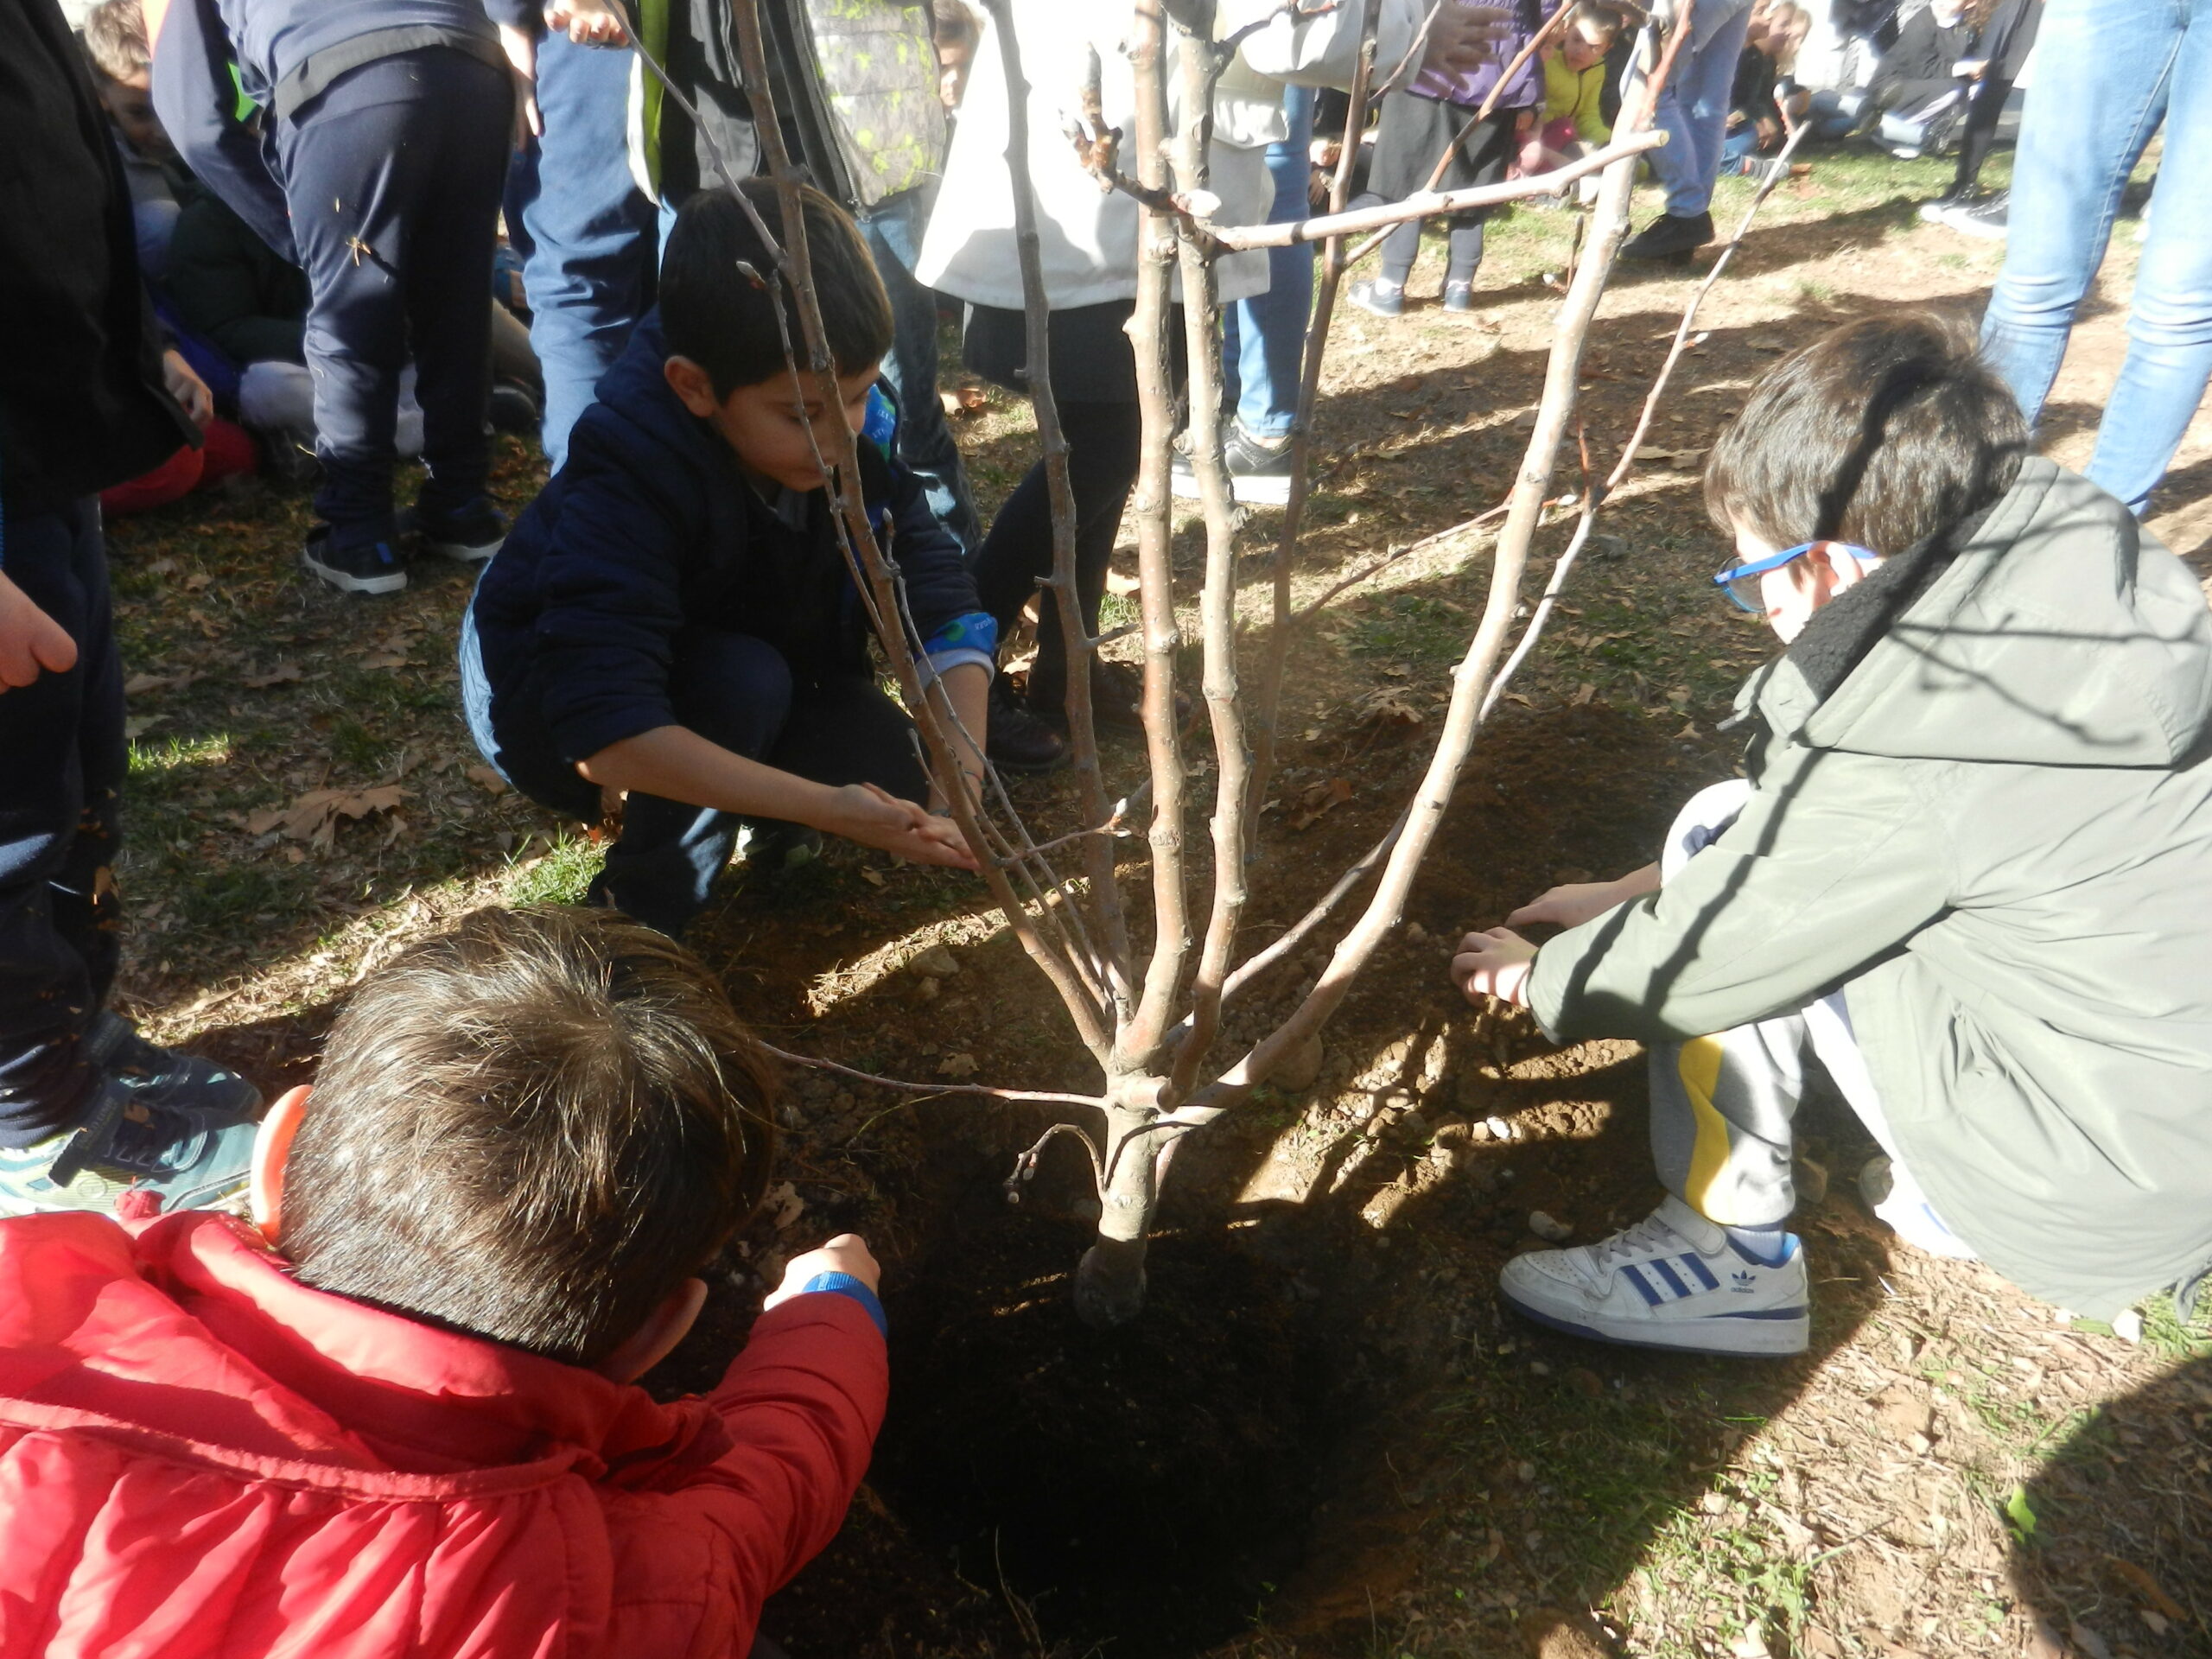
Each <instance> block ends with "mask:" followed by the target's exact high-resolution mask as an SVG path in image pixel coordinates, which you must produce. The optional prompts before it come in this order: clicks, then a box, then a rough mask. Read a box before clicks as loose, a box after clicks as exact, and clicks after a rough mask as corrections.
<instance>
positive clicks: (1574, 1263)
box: [1498, 1197, 1812, 1356]
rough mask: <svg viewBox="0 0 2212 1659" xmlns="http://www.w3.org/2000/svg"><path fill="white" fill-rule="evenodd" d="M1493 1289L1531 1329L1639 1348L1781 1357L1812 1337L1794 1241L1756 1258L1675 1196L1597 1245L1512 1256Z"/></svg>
mask: <svg viewBox="0 0 2212 1659" xmlns="http://www.w3.org/2000/svg"><path fill="white" fill-rule="evenodd" d="M1498 1293H1499V1294H1500V1295H1502V1296H1503V1298H1504V1299H1505V1300H1506V1301H1507V1302H1508V1303H1509V1304H1510V1306H1513V1307H1514V1308H1515V1309H1516V1310H1517V1311H1519V1312H1520V1313H1523V1314H1525V1315H1527V1316H1528V1317H1529V1319H1534V1320H1535V1321H1536V1323H1537V1324H1539V1325H1549V1326H1551V1327H1552V1328H1553V1329H1554V1330H1555V1331H1564V1332H1568V1333H1569V1334H1570V1335H1573V1336H1578V1337H1592V1338H1596V1339H1597V1340H1599V1341H1600V1342H1618V1343H1624V1344H1629V1345H1630V1346H1631V1347H1637V1348H1675V1349H1681V1350H1684V1351H1688V1352H1691V1353H1700V1354H1752V1355H1765V1356H1783V1355H1789V1354H1802V1353H1803V1352H1804V1351H1805V1347H1806V1344H1807V1343H1808V1340H1809V1339H1810V1336H1811V1323H1812V1322H1811V1318H1810V1296H1809V1291H1808V1286H1807V1283H1806V1278H1805V1257H1804V1252H1803V1250H1802V1249H1800V1247H1799V1245H1798V1242H1797V1236H1796V1234H1794V1233H1785V1234H1783V1252H1782V1256H1781V1259H1780V1260H1779V1261H1776V1262H1767V1261H1763V1260H1761V1259H1760V1258H1759V1257H1758V1256H1757V1255H1753V1254H1751V1252H1750V1251H1748V1250H1746V1249H1744V1248H1743V1247H1742V1246H1741V1245H1739V1244H1738V1243H1736V1242H1735V1241H1734V1240H1732V1238H1730V1237H1729V1236H1728V1232H1727V1230H1726V1228H1723V1227H1721V1226H1719V1224H1716V1223H1713V1222H1710V1221H1707V1219H1706V1218H1705V1217H1703V1216H1700V1214H1698V1213H1697V1211H1694V1210H1693V1209H1691V1208H1690V1207H1689V1205H1687V1204H1684V1203H1683V1202H1682V1201H1681V1199H1680V1198H1673V1197H1669V1198H1668V1199H1667V1200H1666V1202H1665V1203H1663V1204H1662V1205H1660V1206H1659V1208H1658V1209H1657V1210H1656V1211H1653V1212H1652V1213H1651V1214H1650V1215H1649V1217H1646V1218H1645V1219H1643V1220H1642V1221H1640V1222H1638V1223H1637V1224H1636V1225H1635V1226H1633V1227H1630V1228H1628V1229H1626V1230H1624V1231H1622V1232H1618V1233H1616V1234H1614V1235H1613V1236H1611V1238H1608V1239H1605V1240H1602V1241H1600V1242H1599V1243H1595V1244H1584V1245H1580V1246H1578V1247H1576V1248H1574V1249H1563V1250H1535V1251H1532V1252H1530V1253H1529V1255H1517V1256H1516V1257H1514V1258H1513V1260H1511V1261H1510V1262H1507V1263H1506V1264H1505V1268H1504V1270H1503V1272H1502V1273H1501V1274H1499V1275H1498Z"/></svg>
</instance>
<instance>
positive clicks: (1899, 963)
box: [1452, 314, 2212, 1355]
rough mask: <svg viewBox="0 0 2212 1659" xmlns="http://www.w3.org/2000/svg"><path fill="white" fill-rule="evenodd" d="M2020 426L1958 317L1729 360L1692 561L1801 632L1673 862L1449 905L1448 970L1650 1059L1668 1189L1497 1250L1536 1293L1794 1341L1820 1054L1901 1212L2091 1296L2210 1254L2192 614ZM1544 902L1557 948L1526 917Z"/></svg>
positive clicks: (2082, 1302) (2061, 1291) (1653, 1342)
mask: <svg viewBox="0 0 2212 1659" xmlns="http://www.w3.org/2000/svg"><path fill="white" fill-rule="evenodd" d="M2027 447H2028V446H2027V427H2026V423H2025V422H2024V419H2023V418H2022V416H2021V414H2020V411H2019V409H2018V405H2017V404H2015V403H2014V402H2013V400H2012V396H2011V395H2010V393H2009V392H2008V391H2006V390H2005V386H2004V385H2003V383H2002V382H2001V381H1999V379H1998V378H1996V377H1995V375H1994V374H1993V372H1991V371H1990V370H1989V369H1988V368H1987V367H1986V366H1985V365H1983V364H1982V363H1980V361H1979V360H1978V359H1977V358H1976V356H1975V354H1974V344H1973V341H1972V340H1971V338H1970V337H1969V336H1967V334H1965V333H1964V332H1963V331H1962V330H1961V329H1959V328H1956V327H1952V326H1951V325H1949V324H1948V323H1946V322H1945V321H1942V320H1940V319H1938V318H1936V317H1934V316H1931V315H1916V314H1907V315H1903V316H1898V317H1888V318H1873V319H1869V320H1866V321H1860V322H1855V323H1851V324H1847V325H1846V326H1845V327H1841V328H1839V329H1837V330H1835V331H1834V333H1832V334H1828V335H1827V336H1826V337H1825V338H1824V339H1822V340H1820V341H1818V342H1816V343H1815V345H1813V346H1809V347H1808V348H1807V349H1806V350H1804V351H1802V352H1801V353H1798V354H1797V355H1796V357H1794V358H1792V359H1789V361H1788V362H1786V363H1784V364H1783V365H1781V366H1780V367H1779V368H1777V370H1776V371H1775V372H1773V373H1772V374H1770V376H1768V377H1767V378H1766V379H1765V380H1764V381H1763V382H1762V383H1761V384H1760V385H1758V387H1757V388H1756V389H1755V390H1754V391H1753V392H1752V394H1751V397H1750V399H1749V400H1748V402H1747V403H1746V404H1745V409H1744V412H1743V414H1742V415H1741V416H1740V417H1739V418H1738V420H1737V422H1736V423H1735V424H1734V426H1733V427H1732V428H1731V429H1730V430H1729V432H1728V433H1727V434H1726V436H1724V437H1723V439H1722V440H1721V442H1720V443H1719V445H1718V446H1717V447H1716V448H1715V449H1714V451H1713V462H1712V465H1711V467H1710V468H1709V470H1708V472H1707V477H1706V500H1707V506H1708V509H1709V510H1710V511H1711V512H1712V514H1713V519H1714V521H1715V522H1716V523H1717V524H1719V525H1720V526H1722V528H1724V529H1725V530H1726V531H1730V532H1731V533H1732V535H1733V537H1734V538H1735V541H1736V547H1737V560H1736V563H1734V564H1733V565H1732V567H1731V568H1730V569H1727V570H1726V571H1723V572H1722V573H1721V574H1720V575H1719V576H1718V577H1717V578H1715V580H1716V582H1718V583H1719V584H1720V585H1721V586H1723V587H1725V588H1727V589H1728V590H1729V592H1730V594H1731V596H1732V597H1733V598H1734V599H1735V600H1736V601H1737V602H1738V604H1742V605H1745V607H1747V608H1751V609H1754V610H1757V611H1758V612H1759V613H1762V614H1764V616H1765V617H1766V619H1767V620H1768V622H1769V624H1770V626H1772V627H1773V629H1774V631H1775V632H1776V633H1777V635H1778V636H1779V637H1780V638H1781V639H1782V640H1783V642H1784V644H1785V645H1786V647H1787V649H1786V650H1785V651H1784V652H1783V655H1782V656H1781V657H1780V658H1778V659H1777V661H1775V662H1774V663H1772V664H1770V665H1769V666H1768V667H1767V668H1765V669H1764V670H1763V671H1761V672H1760V673H1759V674H1758V676H1756V677H1754V678H1753V679H1752V680H1751V683H1749V684H1748V685H1747V686H1746V687H1745V690H1744V692H1743V694H1742V695H1741V696H1739V698H1738V709H1739V711H1740V713H1741V715H1743V716H1744V717H1745V718H1747V719H1750V720H1751V721H1754V722H1755V725H1754V728H1753V729H1754V736H1753V738H1752V741H1751V747H1750V751H1749V753H1748V755H1747V756H1746V772H1747V775H1746V776H1745V778H1742V779H1734V780H1732V781H1731V782H1729V783H1725V784H1721V785H1715V786H1714V787H1713V788H1712V789H1708V790H1707V791H1703V792H1702V793H1701V794H1700V795H1698V796H1697V797H1695V798H1694V799H1692V800H1691V801H1690V803H1689V804H1688V806H1687V807H1686V808H1685V809H1684V810H1683V812H1682V814H1681V817H1680V818H1678V820H1677V821H1676V823H1675V828H1674V829H1673V831H1672V832H1671V833H1670V835H1669V840H1668V844H1667V847H1666V849H1664V851H1663V852H1662V857H1661V859H1660V861H1659V862H1658V863H1656V864H1654V865H1651V866H1649V867H1647V868H1644V869H1643V870H1640V871H1637V873H1635V874H1632V875H1630V876H1626V877H1624V878H1623V879H1622V880H1618V881H1613V882H1600V883H1590V884H1583V885H1579V886H1575V887H1556V888H1554V889H1553V890H1552V891H1551V892H1549V893H1545V894H1544V895H1543V896H1542V897H1541V898H1540V899H1537V900H1536V901H1535V903H1533V904H1531V905H1528V906H1524V907H1522V909H1521V910H1519V911H1516V912H1515V913H1514V914H1513V915H1511V916H1510V917H1508V918H1506V920H1507V923H1508V927H1501V928H1493V929H1491V930H1490V931H1487V932H1482V933H1471V934H1469V935H1468V936H1467V937H1466V938H1465V939H1464V940H1463V941H1462V942H1461V944H1460V947H1459V955H1458V957H1456V958H1455V960H1454V961H1453V963H1452V975H1453V977H1454V979H1455V980H1456V981H1457V982H1459V984H1460V986H1461V987H1462V988H1464V989H1465V991H1466V993H1467V995H1469V996H1471V997H1477V996H1481V995H1497V996H1500V997H1504V998H1506V999H1508V1000H1510V1001H1513V1002H1516V1003H1517V1004H1519V1005H1521V1006H1522V1007H1528V1008H1529V1009H1530V1010H1531V1011H1533V1012H1534V1013H1535V1016H1536V1018H1537V1020H1538V1022H1539V1023H1540V1024H1541V1026H1542V1027H1543V1028H1544V1030H1545V1032H1546V1033H1548V1035H1549V1036H1551V1037H1552V1038H1553V1039H1554V1040H1556V1041H1560V1042H1573V1041H1579V1040H1580V1039H1586V1038H1592V1037H1631V1038H1637V1039H1641V1040H1643V1042H1645V1043H1647V1044H1648V1045H1649V1046H1650V1052H1651V1062H1652V1065H1651V1079H1652V1089H1651V1095H1652V1100H1651V1126H1652V1127H1651V1135H1652V1149H1653V1153H1654V1155H1655V1158H1656V1162H1657V1166H1658V1171H1659V1174H1660V1177H1661V1179H1662V1181H1663V1182H1664V1183H1665V1185H1666V1186H1667V1188H1668V1190H1669V1196H1668V1198H1666V1199H1665V1201H1664V1202H1663V1203H1662V1204H1661V1205H1660V1206H1659V1208H1658V1210H1657V1211H1656V1212H1655V1213H1654V1214H1653V1215H1652V1216H1650V1217H1649V1218H1647V1219H1646V1220H1644V1221H1643V1222H1640V1223H1638V1224H1637V1225H1635V1226H1633V1227H1630V1228H1629V1229H1628V1230H1625V1231H1624V1232H1622V1233H1618V1234H1616V1235H1615V1236H1612V1237H1611V1238H1609V1239H1605V1240H1604V1241H1602V1242H1600V1243H1596V1244H1593V1245H1586V1246H1583V1247H1580V1248H1577V1249H1556V1250H1544V1251H1539V1252H1535V1253H1534V1254H1531V1255H1522V1256H1520V1257H1518V1258H1516V1260H1514V1261H1512V1262H1509V1263H1508V1264H1507V1265H1506V1268H1505V1270H1504V1273H1503V1279H1502V1283H1501V1290H1502V1292H1503V1296H1504V1298H1505V1300H1507V1302H1508V1303H1510V1305H1511V1306H1515V1307H1516V1308H1518V1309H1519V1310H1520V1311H1521V1312H1522V1313H1525V1314H1527V1315H1529V1317H1530V1318H1532V1319H1536V1320H1538V1321H1539V1322H1541V1323H1543V1324H1546V1325H1552V1326H1554V1327H1556V1328H1559V1329H1562V1330H1566V1331H1569V1332H1575V1333H1577V1334H1580V1335H1584V1336H1590V1337H1596V1338H1601V1339H1604V1340H1608V1341H1614V1342H1622V1343H1629V1344H1637V1345H1642V1346H1650V1347H1663V1348H1676V1349H1687V1350H1692V1351H1702V1352H1711V1353H1730V1354H1767V1355H1786V1354H1794V1353H1799V1352H1802V1351H1803V1350H1804V1349H1805V1347H1806V1345H1807V1341H1808V1334H1809V1317H1808V1316H1809V1297H1808V1279H1807V1274H1806V1269H1805V1263H1804V1259H1803V1255H1802V1251H1801V1250H1800V1249H1799V1246H1798V1241H1797V1239H1796V1236H1794V1235H1793V1234H1791V1233H1790V1232H1789V1230H1788V1223H1789V1214H1790V1211H1791V1209H1792V1207H1793V1206H1794V1205H1795V1202H1796V1193H1795V1191H1794V1189H1793V1187H1792V1184H1791V1167H1792V1160H1791V1128H1790V1122H1791V1117H1792V1116H1793V1114H1794V1112H1795V1109H1796V1104H1797V1102H1798V1100H1799V1098H1800V1097H1801V1096H1802V1090H1803V1087H1804V1080H1805V1071H1806V1065H1805V1054H1806V1051H1807V1050H1808V1048H1809V1050H1810V1051H1811V1053H1812V1056H1813V1057H1814V1058H1816V1059H1817V1060H1818V1062H1819V1063H1820V1065H1821V1066H1822V1067H1824V1068H1825V1069H1826V1071H1827V1074H1828V1076H1829V1077H1830V1078H1831V1079H1832V1081H1833V1082H1834V1084H1835V1086H1836V1088H1837V1090H1838V1091H1839V1092H1840V1094H1841V1095H1842V1096H1843V1097H1844V1098H1845V1100H1846V1101H1847V1102H1848V1103H1849V1104H1850V1106H1851V1108H1852V1109H1853V1111H1854V1112H1855V1113H1856V1114H1857V1115H1858V1116H1859V1118H1860V1119H1861V1120H1863V1121H1864V1122H1865V1123H1866V1126H1867V1128H1869V1129H1870V1130H1871V1131H1872V1134H1873V1136H1874V1138H1875V1139H1876V1140H1877V1141H1878V1142H1879V1143H1880V1144H1881V1146H1882V1147H1883V1149H1884V1152H1885V1156H1884V1157H1882V1158H1880V1159H1878V1160H1875V1161H1874V1162H1873V1163H1872V1164H1871V1165H1869V1166H1868V1168H1867V1170H1866V1172H1865V1173H1864V1174H1862V1177H1861V1182H1860V1185H1861V1187H1862V1190H1863V1191H1865V1192H1866V1196H1867V1198H1869V1200H1870V1201H1871V1202H1872V1203H1873V1205H1874V1207H1875V1211H1876V1213H1877V1214H1878V1215H1879V1216H1881V1217H1883V1218H1884V1219H1885V1220H1887V1221H1888V1222H1889V1223H1890V1224H1891V1225H1892V1226H1893V1227H1894V1228H1895V1229H1896V1230H1897V1232H1898V1234H1899V1235H1900V1236H1902V1237H1904V1239H1905V1240H1907V1241H1908V1242H1910V1243H1914V1244H1916V1245H1919V1246H1921V1247H1922V1248H1924V1249H1930V1250H1933V1251H1935V1252H1936V1253H1938V1254H1942V1255H1953V1256H1962V1257H1979V1258H1980V1260H1982V1261H1985V1262H1988V1263H1989V1264H1990V1265H1991V1266H1992V1267H1993V1268H1997V1269H1998V1270H1999V1272H2001V1273H2003V1274H2005V1276H2006V1277H2008V1278H2010V1279H2012V1281H2015V1282H2016V1283H2018V1284H2019V1285H2020V1286H2021V1287H2024V1289H2026V1290H2028V1291H2030V1292H2031V1293H2033V1294H2036V1295H2038V1296H2041V1297H2044V1298H2045V1299H2047V1300H2050V1301H2053V1302H2056V1303H2059V1304H2061V1305H2063V1306H2067V1307H2070V1308H2074V1309H2075V1310H2078V1311H2079V1312H2081V1313H2086V1314H2089V1315H2092V1316H2094V1317H2096V1318H2099V1319H2109V1318H2112V1317H2113V1316H2114V1315H2116V1314H2118V1313H2121V1312H2122V1311H2123V1310H2125V1309H2126V1308H2127V1307H2129V1306H2132V1305H2133V1303H2134V1302H2135V1301H2137V1300H2139V1298H2141V1297H2143V1296H2145V1295H2147V1294H2151V1293H2152V1292H2155V1291H2158V1290H2161V1289H2164V1288H2167V1287H2176V1288H2177V1289H2178V1290H2179V1291H2180V1292H2181V1294H2182V1299H2183V1303H2184V1305H2186V1303H2187V1302H2188V1300H2190V1296H2191V1295H2192V1294H2193V1292H2194V1289H2195V1287H2196V1284H2197V1283H2198V1281H2200V1280H2201V1279H2202V1276H2203V1274H2204V1273H2205V1271H2206V1268H2207V1266H2208V1264H2212V1160H2207V1159H2206V1158H2205V1157H2204V1156H2203V1152H2202V1148H2203V1145H2204V1141H2205V1138H2206V1135H2207V1134H2208V1132H2212V743H2209V742H2208V740H2209V739H2212V618H2209V617H2208V615H2207V613H2206V608H2205V603H2204V597H2203V594H2202V592H2201V591H2200V590H2199V588H2198V587H2197V583H2196V577H2195V576H2194V575H2191V574H2190V571H2189V570H2188V569H2187V568H2186V567H2185V566H2183V564H2182V563H2181V562H2180V561H2179V560H2178V559H2177V558H2175V557H2174V556H2173V555H2172V554H2171V553H2169V552H2168V551H2167V550H2165V549H2164V548H2163V547H2161V546H2160V545H2159V544H2158V543H2157V542H2156V541H2154V540H2152V538H2151V537H2149V536H2147V535H2145V533H2143V532H2142V531H2140V530H2139V528H2138V527H2137V525H2136V524H2135V522H2134V520H2133V518H2131V517H2130V516H2129V514H2128V512H2127V510H2126V507H2125V506H2124V505H2122V504H2121V503H2120V502H2119V501H2117V500H2114V499H2113V498H2112V497H2111V496H2109V495H2107V493H2105V492H2103V491H2102V490H2101V489H2099V488H2098V487H2097V486H2094V484H2091V483H2089V482H2088V480H2084V479H2082V478H2080V477H2077V476H2075V474H2071V473H2069V472H2067V471H2065V470H2064V469H2063V468H2061V467H2057V466H2056V465H2054V464H2052V463H2051V462H2050V461H2044V460H2042V459H2040V458H2037V457H2035V456H2031V455H2029V454H2027ZM1532 924H1548V925H1554V926H1559V927H1562V928H1564V929H1565V930H1566V931H1563V932H1560V934H1559V935H1558V936H1557V937H1555V938H1552V939H1551V940H1549V941H1548V943H1546V944H1544V945H1543V946H1542V947H1541V950H1539V949H1538V948H1537V947H1536V946H1535V945H1533V944H1529V943H1528V942H1527V941H1526V940H1524V939H1523V938H1521V937H1520V936H1519V935H1518V934H1516V933H1515V932H1513V931H1510V928H1511V927H1516V926H1525V925H1532Z"/></svg>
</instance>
